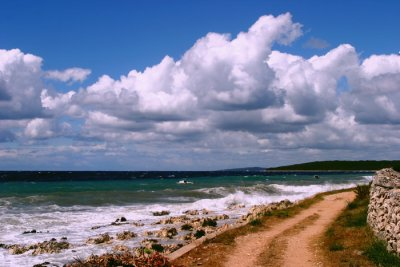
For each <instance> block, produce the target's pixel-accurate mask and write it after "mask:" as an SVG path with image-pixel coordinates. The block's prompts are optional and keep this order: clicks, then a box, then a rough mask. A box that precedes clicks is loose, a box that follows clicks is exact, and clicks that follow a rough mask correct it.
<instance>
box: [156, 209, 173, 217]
mask: <svg viewBox="0 0 400 267" xmlns="http://www.w3.org/2000/svg"><path fill="white" fill-rule="evenodd" d="M170 213H171V212H170V211H168V210H162V211H154V212H153V216H164V215H169V214H170Z"/></svg>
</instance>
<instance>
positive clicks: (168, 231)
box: [155, 227, 178, 238]
mask: <svg viewBox="0 0 400 267" xmlns="http://www.w3.org/2000/svg"><path fill="white" fill-rule="evenodd" d="M177 234H178V231H177V230H176V228H174V227H172V228H162V229H161V230H159V231H156V232H155V236H157V237H163V238H172V237H173V236H176V235H177Z"/></svg>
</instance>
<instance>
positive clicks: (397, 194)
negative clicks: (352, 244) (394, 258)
mask: <svg viewBox="0 0 400 267" xmlns="http://www.w3.org/2000/svg"><path fill="white" fill-rule="evenodd" d="M367 222H368V224H369V225H370V227H371V229H372V230H373V231H374V234H375V235H376V236H377V237H378V238H381V239H383V240H385V241H386V242H387V250H388V251H391V252H395V253H397V254H399V255H400V173H398V172H396V171H394V170H393V169H382V170H380V171H377V172H376V175H375V176H374V179H373V181H372V184H371V190H370V203H369V206H368V216H367Z"/></svg>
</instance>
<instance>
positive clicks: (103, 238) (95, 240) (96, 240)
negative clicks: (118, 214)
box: [86, 233, 112, 244]
mask: <svg viewBox="0 0 400 267" xmlns="http://www.w3.org/2000/svg"><path fill="white" fill-rule="evenodd" d="M111 239H112V237H110V235H109V234H108V233H105V234H101V235H99V236H96V237H92V238H89V239H88V240H87V241H86V243H88V244H101V243H109V242H111Z"/></svg>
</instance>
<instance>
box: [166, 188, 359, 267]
mask: <svg viewBox="0 0 400 267" xmlns="http://www.w3.org/2000/svg"><path fill="white" fill-rule="evenodd" d="M353 190H354V188H349V189H343V190H333V191H329V192H323V193H318V194H315V195H314V196H312V197H309V198H306V199H303V200H301V201H297V202H296V203H293V205H291V206H290V207H288V208H285V209H282V210H281V212H282V213H279V212H278V213H276V214H274V215H272V216H267V217H265V214H264V215H261V214H260V215H261V216H260V217H258V218H260V222H259V223H258V224H257V225H255V224H253V223H251V221H248V222H243V223H242V224H241V225H237V226H233V227H231V228H229V229H226V231H223V232H220V233H217V234H216V235H212V236H211V235H210V236H209V237H208V238H204V239H203V240H201V242H196V244H193V245H192V244H189V245H187V246H185V247H182V248H181V249H179V250H177V251H175V252H174V253H172V254H170V255H167V257H168V258H169V259H170V260H171V261H172V263H173V264H177V265H178V266H180V265H183V266H197V265H202V266H210V267H211V266H225V265H226V266H253V264H254V262H250V263H248V262H247V263H245V262H246V259H244V258H243V257H245V258H248V256H250V255H252V254H254V253H255V249H256V248H255V247H253V248H252V249H251V250H250V251H249V252H250V253H247V254H243V252H240V253H239V252H237V251H234V249H237V248H236V247H237V246H238V244H243V243H249V244H258V243H259V242H260V241H259V235H260V234H261V233H262V232H263V231H266V230H267V231H269V232H274V231H276V230H277V229H279V228H280V227H281V226H280V225H281V224H286V223H288V222H289V221H290V220H292V219H295V218H296V217H299V215H302V214H308V213H310V214H313V215H312V216H315V212H316V210H315V206H318V205H320V204H319V203H321V202H324V200H325V198H326V197H328V198H330V199H341V198H337V197H336V196H337V195H341V194H348V196H349V197H350V198H349V199H352V198H353V195H354V193H353ZM347 201H348V200H346V201H345V202H344V203H345V204H347V203H348V202H347ZM343 205H344V204H343V203H342V204H341V206H340V207H339V208H338V209H336V211H333V210H330V209H326V210H325V213H327V214H328V216H330V217H331V218H334V217H335V216H336V215H337V213H338V212H339V211H341V210H342V209H343ZM325 208H326V207H325ZM318 209H320V208H318ZM286 212H289V213H290V215H289V216H286V215H282V214H286ZM310 216H311V215H310ZM303 217H304V218H306V219H308V217H306V216H303ZM325 226H326V225H325ZM301 227H304V226H301ZM324 229H325V228H320V229H319V230H320V231H322V230H324ZM224 235H226V236H227V237H224ZM284 235H286V234H284ZM267 236H270V234H267ZM221 240H222V241H221ZM226 240H229V241H228V242H226ZM199 241H200V240H199ZM205 241H208V242H206V243H205ZM270 241H271V240H270ZM221 244H222V245H221ZM297 246H298V245H296V247H297ZM218 251H219V252H218ZM212 253H216V254H217V256H216V257H215V256H212ZM278 253H279V254H281V253H282V251H278ZM209 255H210V256H209ZM227 258H230V259H231V262H230V263H228V264H227V263H226V262H225V260H227ZM232 258H233V260H232ZM275 260H276V259H275ZM275 260H274V261H275ZM295 261H296V260H295ZM238 262H240V264H239V263H238ZM269 263H271V262H269ZM246 264H247V265H246ZM266 266H270V265H268V264H267V265H266ZM271 266H272V265H271ZM285 266H286V265H285ZM293 266H294V265H293Z"/></svg>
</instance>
